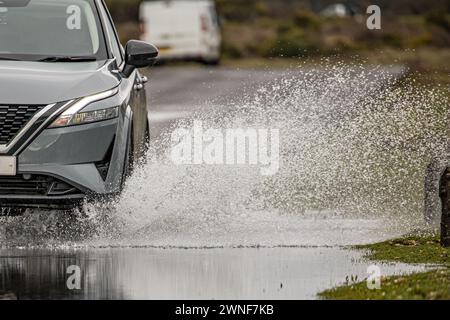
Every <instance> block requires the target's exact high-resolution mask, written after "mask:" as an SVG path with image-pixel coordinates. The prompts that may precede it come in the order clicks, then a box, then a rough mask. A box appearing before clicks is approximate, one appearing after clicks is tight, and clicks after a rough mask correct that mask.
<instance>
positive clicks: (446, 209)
mask: <svg viewBox="0 0 450 320" xmlns="http://www.w3.org/2000/svg"><path fill="white" fill-rule="evenodd" d="M439 196H440V198H441V203H442V216H441V244H442V245H443V246H444V247H450V168H447V169H446V170H445V171H444V174H443V175H442V177H441V181H440V183H439Z"/></svg>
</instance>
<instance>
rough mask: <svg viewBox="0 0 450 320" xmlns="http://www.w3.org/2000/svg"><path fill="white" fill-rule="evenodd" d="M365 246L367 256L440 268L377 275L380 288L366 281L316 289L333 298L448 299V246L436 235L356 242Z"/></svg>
mask: <svg viewBox="0 0 450 320" xmlns="http://www.w3.org/2000/svg"><path fill="white" fill-rule="evenodd" d="M356 248H357V249H363V250H368V254H367V256H366V257H367V258H368V259H369V260H375V261H383V262H403V263H430V264H437V265H439V266H441V268H437V269H436V270H431V271H428V272H423V273H413V274H410V275H404V276H390V277H383V278H382V279H381V289H379V290H369V289H368V288H367V285H366V282H365V281H363V282H359V283H356V284H351V285H345V286H341V287H336V288H333V289H329V290H326V291H323V292H321V293H319V297H320V298H324V299H334V300H367V299H369V300H418V299H420V300H423V299H425V300H431V299H443V300H449V299H450V249H449V248H442V247H441V246H440V245H439V238H438V237H437V236H434V235H433V236H407V237H404V238H400V239H394V240H389V241H385V242H381V243H376V244H370V245H362V246H356Z"/></svg>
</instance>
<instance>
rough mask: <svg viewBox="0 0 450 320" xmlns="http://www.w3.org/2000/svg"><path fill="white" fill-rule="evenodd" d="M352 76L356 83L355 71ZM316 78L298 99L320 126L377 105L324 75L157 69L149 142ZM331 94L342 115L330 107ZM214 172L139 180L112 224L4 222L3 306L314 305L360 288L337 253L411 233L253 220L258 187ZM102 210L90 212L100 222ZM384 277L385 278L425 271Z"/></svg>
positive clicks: (386, 226) (362, 270)
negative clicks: (63, 302)
mask: <svg viewBox="0 0 450 320" xmlns="http://www.w3.org/2000/svg"><path fill="white" fill-rule="evenodd" d="M352 72H354V73H355V78H357V77H358V74H357V71H351V72H350V73H349V74H351V73H352ZM384 72H385V73H387V74H390V79H391V80H392V79H395V78H396V77H398V76H399V75H401V69H389V70H387V71H384ZM311 74H312V75H313V77H315V78H314V79H315V80H314V81H317V86H313V88H309V89H308V88H306V89H307V90H306V91H307V92H304V93H303V96H304V99H315V100H316V101H321V103H320V104H317V105H322V106H323V105H329V106H330V108H329V109H327V110H325V109H324V110H322V111H323V112H321V110H313V111H314V113H311V114H313V115H314V114H319V119H323V121H325V122H326V121H330V119H332V120H333V123H334V124H336V123H338V124H339V123H340V122H343V121H349V119H350V118H352V117H355V116H357V114H358V113H359V112H362V110H363V106H361V108H359V109H358V108H357V109H355V108H353V109H352V110H350V108H348V105H346V104H350V103H353V104H355V101H357V100H359V99H361V100H363V99H364V95H371V94H373V92H371V91H370V90H369V91H367V90H361V92H357V93H355V92H350V91H351V90H353V89H352V88H351V87H349V86H348V83H342V84H341V85H340V84H339V81H338V82H337V84H333V86H330V85H324V84H326V83H327V81H328V82H329V81H331V80H330V77H331V76H330V72H329V71H328V72H323V71H322V70H320V69H317V70H314V69H298V70H289V71H286V70H279V71H277V70H275V71H274V70H271V71H269V70H259V71H248V70H228V69H220V68H219V69H215V68H200V67H199V68H195V67H187V68H182V67H160V68H155V69H153V70H151V71H150V73H149V79H150V81H149V83H148V84H147V86H148V88H149V92H150V94H149V97H148V101H149V111H150V117H151V122H152V123H151V128H152V129H151V131H152V132H151V135H152V139H154V140H155V141H158V139H159V138H160V136H161V135H162V134H163V133H164V132H165V131H167V130H169V128H171V126H173V125H174V124H176V123H177V121H179V120H180V119H188V118H190V117H193V116H194V117H195V115H198V114H208V113H211V112H215V111H219V112H220V113H221V114H223V115H224V116H226V114H227V112H228V111H227V110H228V108H230V109H232V106H235V105H236V103H237V104H239V102H240V101H244V100H245V99H246V98H248V97H249V96H251V95H252V94H254V93H255V92H259V93H260V94H262V95H264V96H265V98H264V99H268V100H270V98H271V97H277V96H282V95H283V94H285V93H286V91H283V86H289V85H292V81H291V82H283V79H286V78H290V79H292V78H297V79H302V78H303V77H311ZM376 74H377V73H375V75H376ZM375 75H374V74H372V75H369V76H367V77H365V78H364V85H365V86H367V85H368V84H370V86H369V87H370V88H372V89H373V88H380V87H382V86H384V85H386V83H385V82H384V81H385V79H384V78H383V77H380V78H379V77H377V76H375ZM350 78H351V77H350ZM319 79H320V80H319ZM335 80H336V79H334V80H333V81H335ZM358 81H362V79H359V80H358ZM322 85H323V87H321V86H322ZM362 86H363V85H362ZM261 88H263V89H261ZM333 88H334V89H333ZM294 89H295V88H293V90H294ZM272 90H273V91H272ZM330 90H334V92H333V93H331V92H330ZM332 94H333V95H334V97H336V96H339V97H342V99H343V100H342V101H345V104H343V105H340V104H339V103H336V102H331V103H328V102H326V99H327V97H328V96H329V95H332ZM303 96H302V97H303ZM350 97H351V99H353V100H351V101H350V100H349V98H350ZM302 99H303V98H302ZM284 105H286V106H288V105H289V103H285V104H284ZM340 107H342V108H340ZM217 109H220V110H217ZM350 111H351V112H350ZM364 112H366V111H364ZM369 112H370V111H369ZM337 113H339V115H337V116H336V114H337ZM330 115H331V117H330ZM344 115H346V116H344ZM322 116H323V118H320V117H322ZM336 119H338V121H336ZM339 119H341V120H339ZM203 169H204V170H203ZM220 170H221V169H217V168H215V169H211V168H200V169H197V170H195V169H194V170H193V171H189V170H188V171H183V170H181V169H178V168H177V167H175V166H170V165H168V164H160V163H156V164H155V163H150V164H147V165H146V166H144V167H143V168H141V169H139V170H137V171H138V172H137V173H135V175H136V177H133V178H132V179H131V182H129V184H128V186H127V190H126V192H125V195H124V196H123V198H122V199H121V200H120V201H118V203H117V204H116V208H115V210H114V214H115V215H116V216H115V217H116V218H117V219H103V218H104V217H103V216H102V215H97V216H95V214H93V216H95V217H94V218H92V220H90V221H88V222H85V221H84V222H82V223H78V222H74V225H73V226H72V225H70V223H72V222H70V223H69V222H65V220H64V217H61V216H58V215H53V216H52V217H51V218H45V217H44V218H42V216H46V214H43V213H41V214H39V215H38V216H40V218H34V217H35V216H36V215H30V216H27V217H25V218H3V220H2V229H1V230H0V240H1V244H2V246H1V249H0V297H1V296H3V297H13V298H14V297H17V298H21V299H33V298H45V299H47V298H50V299H51V298H56V299H60V298H68V299H88V298H94V299H96V298H98V299H314V298H316V294H317V293H318V292H319V291H321V290H324V289H327V288H330V287H333V286H335V285H338V284H341V283H344V282H345V281H346V279H349V278H351V277H352V276H353V277H354V276H358V279H364V278H365V277H367V267H368V266H369V265H370V264H371V263H369V262H367V261H365V260H364V259H363V254H364V253H363V252H356V251H352V250H348V249H345V248H344V247H343V246H345V245H349V244H356V243H367V242H373V241H378V240H382V239H387V238H389V237H393V236H397V235H400V234H402V233H403V232H406V231H408V230H409V228H410V226H408V225H407V224H401V225H402V227H399V226H398V225H395V226H394V224H391V221H388V220H386V218H384V217H383V218H382V217H380V218H378V217H377V216H370V217H367V216H361V217H360V216H355V215H351V216H345V215H344V216H342V215H340V214H339V213H336V212H333V211H332V210H330V208H314V209H308V210H303V209H302V210H300V209H299V214H296V212H295V210H291V211H290V212H284V211H283V210H267V209H261V208H260V209H259V210H253V209H248V201H247V202H246V201H244V200H242V201H241V199H240V196H241V195H242V194H244V193H246V192H247V191H248V190H249V185H252V186H253V182H254V181H250V180H251V179H250V178H252V179H253V178H254V176H247V171H248V170H246V169H245V168H244V170H242V171H239V170H241V169H236V170H238V171H235V172H233V173H232V174H229V173H223V172H222V171H220ZM223 170H225V171H226V170H228V169H223ZM231 170H234V169H231ZM178 171H181V172H178ZM186 172H188V173H190V174H187V173H186ZM233 174H234V175H233ZM243 177H247V178H248V179H247V178H243ZM233 201H234V202H236V203H233ZM106 207H107V208H106V209H105V206H103V207H101V206H100V209H98V208H94V209H92V210H93V211H95V210H100V211H101V212H102V213H104V212H105V211H106V212H108V206H106ZM244 208H245V209H244ZM292 211H294V212H292ZM300 211H301V214H300ZM40 219H41V220H40ZM42 219H43V220H44V221H42ZM52 219H54V220H56V221H58V223H53V222H52ZM96 219H98V220H96ZM102 219H103V220H102ZM49 221H50V222H49ZM117 221H120V224H119V225H118V226H115V227H116V229H117V230H119V231H118V233H117V234H112V233H114V231H113V232H111V229H108V228H106V227H105V225H104V224H106V223H110V224H113V223H114V222H117ZM61 225H62V226H61ZM124 225H126V227H124ZM85 226H89V227H90V228H91V229H95V230H94V231H93V232H91V231H92V230H91V229H89V231H86V234H84V233H83V232H81V231H80V230H82V229H83V228H84V227H85ZM103 228H105V229H108V230H107V232H103V231H104V230H103ZM112 229H113V230H116V229H114V228H112ZM86 230H87V229H86ZM70 266H75V268H79V271H80V288H79V289H78V288H73V287H70V286H69V287H70V288H69V287H68V285H67V281H68V279H69V277H70V276H71V275H72V274H73V270H74V269H70ZM379 266H380V268H381V272H382V274H383V275H388V274H394V273H400V272H405V271H414V270H421V269H422V268H423V267H420V266H415V267H411V266H406V265H401V264H398V265H392V264H391V265H383V264H379ZM68 268H69V269H68ZM70 279H72V280H73V278H70Z"/></svg>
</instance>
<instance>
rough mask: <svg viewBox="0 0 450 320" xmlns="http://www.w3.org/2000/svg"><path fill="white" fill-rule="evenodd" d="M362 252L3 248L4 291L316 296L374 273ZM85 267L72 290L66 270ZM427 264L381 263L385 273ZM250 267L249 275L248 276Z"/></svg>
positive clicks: (24, 294)
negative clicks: (369, 271)
mask: <svg viewBox="0 0 450 320" xmlns="http://www.w3.org/2000/svg"><path fill="white" fill-rule="evenodd" d="M361 258H362V253H361V252H353V251H348V250H342V249H338V248H273V249H267V248H264V249H250V248H248V249H247V248H243V249H211V250H186V249H165V250H163V249H154V248H105V249H88V250H74V249H71V250H68V251H65V250H31V249H7V250H1V251H0V270H1V271H0V280H1V283H0V292H2V293H13V294H14V295H15V296H17V297H18V298H19V299H305V298H306V299H311V298H315V295H316V293H317V292H318V291H320V290H323V289H326V288H329V287H332V286H334V285H337V284H339V283H343V282H344V281H345V279H346V277H347V276H351V275H357V276H358V278H359V279H361V280H362V279H364V278H365V277H366V276H367V273H366V270H367V266H368V265H369V263H367V262H365V261H364V260H363V259H361ZM70 265H78V266H79V267H80V268H81V290H69V289H67V286H66V281H67V279H68V277H69V276H70V274H66V270H67V267H68V266H70ZM423 269H424V267H420V266H416V267H409V266H406V265H401V264H398V265H381V271H382V274H383V275H387V274H393V273H395V274H397V273H400V272H401V271H402V272H404V271H420V270H423ZM243 270H245V272H244V271H243Z"/></svg>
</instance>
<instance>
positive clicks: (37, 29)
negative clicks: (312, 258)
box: [0, 0, 158, 209]
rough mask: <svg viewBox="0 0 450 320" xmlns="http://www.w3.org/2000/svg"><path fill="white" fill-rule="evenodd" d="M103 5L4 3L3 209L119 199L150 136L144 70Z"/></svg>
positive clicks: (149, 57)
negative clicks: (123, 44) (121, 37)
mask: <svg viewBox="0 0 450 320" xmlns="http://www.w3.org/2000/svg"><path fill="white" fill-rule="evenodd" d="M157 55H158V50H157V48H156V47H154V46H153V45H151V44H147V43H145V42H142V41H130V42H128V44H127V45H126V46H125V48H123V47H122V46H121V44H120V42H119V39H118V36H117V32H116V30H115V27H114V24H113V21H112V19H111V16H110V14H109V12H108V10H107V7H106V5H105V3H104V2H103V1H102V0H1V1H0V207H1V208H3V207H45V208H58V209H66V208H72V207H73V206H74V205H77V204H78V203H80V202H81V201H83V200H84V199H85V198H96V197H98V196H110V195H116V194H118V193H119V192H120V191H121V188H122V186H123V182H124V180H125V178H126V176H127V174H128V172H129V170H130V166H131V164H132V162H133V159H135V158H136V157H139V156H142V154H143V152H144V151H145V146H146V144H147V140H148V136H149V124H148V112H147V103H146V92H145V86H144V84H145V82H146V81H147V79H146V77H144V76H142V75H141V74H140V73H139V71H138V70H137V69H138V68H143V67H147V66H150V65H151V64H152V63H153V62H154V60H155V59H156V57H157Z"/></svg>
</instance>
